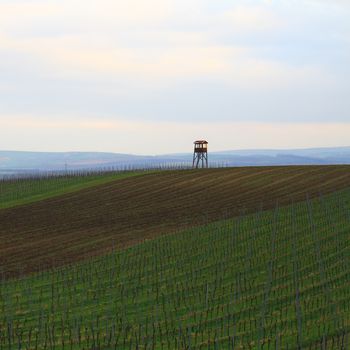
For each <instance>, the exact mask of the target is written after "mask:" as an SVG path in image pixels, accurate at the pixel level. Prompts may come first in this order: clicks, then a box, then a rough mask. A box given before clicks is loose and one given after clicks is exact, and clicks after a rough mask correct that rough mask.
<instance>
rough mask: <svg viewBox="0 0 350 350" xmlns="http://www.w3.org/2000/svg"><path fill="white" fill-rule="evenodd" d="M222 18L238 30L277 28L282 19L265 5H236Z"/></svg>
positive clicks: (280, 25) (280, 24)
mask: <svg viewBox="0 0 350 350" xmlns="http://www.w3.org/2000/svg"><path fill="white" fill-rule="evenodd" d="M222 18H223V19H224V20H226V21H227V22H228V23H230V24H231V25H232V26H233V28H234V29H235V30H236V31H240V32H242V31H248V32H250V31H264V30H278V29H279V28H280V27H282V26H283V20H282V19H281V18H280V17H279V16H278V15H277V14H276V13H274V12H273V11H272V10H271V8H268V7H266V6H237V7H236V8H234V9H232V10H228V11H226V12H225V13H224V14H223V16H222Z"/></svg>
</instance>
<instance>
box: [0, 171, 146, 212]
mask: <svg viewBox="0 0 350 350" xmlns="http://www.w3.org/2000/svg"><path fill="white" fill-rule="evenodd" d="M144 173H145V171H133V172H128V171H121V172H113V171H105V172H100V173H99V172H81V173H79V172H77V173H75V172H72V173H68V174H64V173H62V174H58V175H56V174H47V175H46V176H45V175H41V176H29V177H25V178H21V177H19V178H17V177H9V178H3V179H0V209H2V208H11V207H15V206H18V205H24V204H29V203H32V202H36V201H40V200H43V199H47V198H52V197H55V196H60V195H63V194H67V193H71V192H75V191H79V190H82V189H86V188H89V187H93V186H98V185H102V184H105V183H108V182H110V181H113V180H117V179H122V178H126V177H129V176H135V175H140V174H144Z"/></svg>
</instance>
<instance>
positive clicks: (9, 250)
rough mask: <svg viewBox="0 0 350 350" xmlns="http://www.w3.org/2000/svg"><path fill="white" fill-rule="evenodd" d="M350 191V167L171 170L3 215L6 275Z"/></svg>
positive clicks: (0, 255)
mask: <svg viewBox="0 0 350 350" xmlns="http://www.w3.org/2000/svg"><path fill="white" fill-rule="evenodd" d="M348 186H350V167H348V166H335V167H334V166H327V167H277V168H273V167H272V168H268V167H267V168H232V169H210V170H200V171H171V172H170V171H169V172H162V173H158V174H149V175H143V176H137V177H133V178H126V179H121V180H117V181H114V182H110V183H108V184H104V185H101V186H97V187H93V188H89V189H85V190H82V191H77V192H74V193H69V194H66V195H63V196H59V197H55V198H51V199H46V200H43V201H40V202H37V203H32V204H30V205H26V206H21V207H16V208H12V209H2V210H0V242H1V244H0V266H1V269H2V272H3V273H4V274H6V275H10V274H18V273H20V274H22V273H27V272H31V271H35V270H38V269H42V268H44V267H45V268H47V267H50V266H56V265H61V264H64V263H70V262H73V261H76V260H81V259H84V258H85V257H89V256H92V255H98V254H103V253H105V252H107V251H111V250H112V249H113V247H114V248H116V247H117V248H118V247H125V246H130V245H132V244H134V243H136V242H141V241H143V240H145V239H148V238H153V237H155V236H157V235H159V234H163V233H169V232H172V231H176V230H179V229H182V228H186V227H189V226H194V225H198V224H203V223H206V222H212V221H215V220H218V219H222V218H225V217H226V218H227V217H233V216H239V215H243V214H246V213H250V212H256V211H257V210H259V211H261V210H262V209H269V208H272V207H274V206H275V204H276V201H277V200H278V201H279V204H280V205H284V204H289V203H291V201H292V200H293V201H295V202H297V201H301V200H304V199H305V197H306V194H308V195H309V196H310V197H314V196H315V195H318V194H319V192H322V193H329V192H333V191H335V190H338V189H342V188H345V187H348Z"/></svg>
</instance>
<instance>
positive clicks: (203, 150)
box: [192, 140, 208, 168]
mask: <svg viewBox="0 0 350 350" xmlns="http://www.w3.org/2000/svg"><path fill="white" fill-rule="evenodd" d="M200 165H202V166H201V167H202V168H208V142H207V141H205V140H199V141H195V142H194V152H193V164H192V166H193V168H199V167H200Z"/></svg>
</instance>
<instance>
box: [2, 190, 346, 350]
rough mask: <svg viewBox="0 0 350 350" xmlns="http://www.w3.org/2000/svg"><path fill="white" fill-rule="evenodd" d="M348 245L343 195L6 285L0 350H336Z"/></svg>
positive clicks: (342, 333) (342, 337)
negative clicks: (322, 349)
mask: <svg viewBox="0 0 350 350" xmlns="http://www.w3.org/2000/svg"><path fill="white" fill-rule="evenodd" d="M160 220H161V218H160ZM349 233H350V191H348V190H346V191H342V192H338V193H334V194H332V195H328V196H325V197H322V196H320V197H319V198H318V199H315V200H312V201H305V202H303V203H298V204H294V205H290V206H288V207H283V208H279V206H278V205H277V204H276V208H275V210H273V211H269V212H259V213H256V214H254V215H249V216H245V217H240V218H236V219H230V220H224V221H220V222H216V223H212V224H209V225H206V226H202V227H197V228H193V229H190V230H186V231H183V232H179V233H177V234H173V235H168V236H163V237H161V238H159V239H156V240H153V241H147V242H145V243H143V244H139V245H137V246H134V247H132V248H129V249H127V250H123V251H118V252H114V253H111V254H110V255H108V256H104V257H101V258H98V259H94V260H91V261H88V262H85V263H80V264H77V265H74V266H71V267H66V268H61V269H57V270H53V271H51V272H42V273H40V274H36V275H33V276H30V277H26V278H22V279H16V280H10V281H3V282H2V283H1V285H0V349H19V348H21V349H208V348H209V349H268V348H270V349H287V348H288V349H298V348H299V349H301V348H303V349H306V348H307V349H321V348H324V349H342V344H343V345H344V344H345V342H346V341H347V342H348V343H347V344H349V342H350V339H348V336H347V335H348V333H349V330H350V328H349V327H350V278H349V277H350V240H349ZM344 346H345V345H344ZM344 348H345V347H344Z"/></svg>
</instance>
